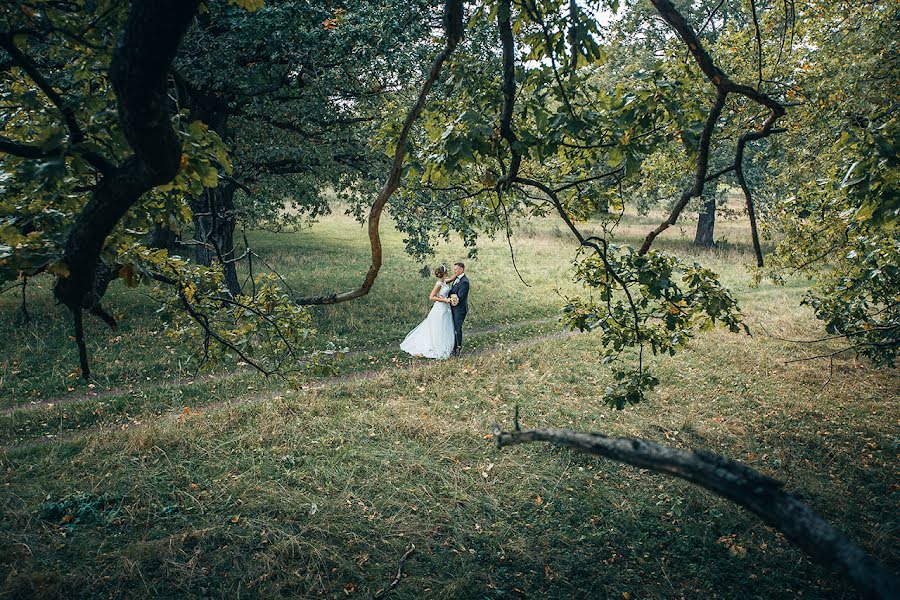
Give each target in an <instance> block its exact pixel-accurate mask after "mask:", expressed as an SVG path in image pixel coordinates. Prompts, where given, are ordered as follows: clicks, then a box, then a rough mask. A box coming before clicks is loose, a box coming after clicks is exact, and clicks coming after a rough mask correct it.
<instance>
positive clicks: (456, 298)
mask: <svg viewBox="0 0 900 600" xmlns="http://www.w3.org/2000/svg"><path fill="white" fill-rule="evenodd" d="M450 304H451V305H453V306H456V305H457V304H459V296H457V295H456V294H450Z"/></svg>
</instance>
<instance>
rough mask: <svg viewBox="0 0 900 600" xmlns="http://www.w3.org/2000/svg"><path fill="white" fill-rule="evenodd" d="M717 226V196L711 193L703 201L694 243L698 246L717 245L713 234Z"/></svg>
mask: <svg viewBox="0 0 900 600" xmlns="http://www.w3.org/2000/svg"><path fill="white" fill-rule="evenodd" d="M715 228H716V198H715V196H714V195H710V196H708V197H707V198H706V200H705V201H704V202H703V208H702V209H701V210H700V215H699V218H698V219H697V233H696V234H695V235H694V244H695V245H697V246H706V247H712V246H715V245H716V242H715V239H714V238H713V235H714V234H715Z"/></svg>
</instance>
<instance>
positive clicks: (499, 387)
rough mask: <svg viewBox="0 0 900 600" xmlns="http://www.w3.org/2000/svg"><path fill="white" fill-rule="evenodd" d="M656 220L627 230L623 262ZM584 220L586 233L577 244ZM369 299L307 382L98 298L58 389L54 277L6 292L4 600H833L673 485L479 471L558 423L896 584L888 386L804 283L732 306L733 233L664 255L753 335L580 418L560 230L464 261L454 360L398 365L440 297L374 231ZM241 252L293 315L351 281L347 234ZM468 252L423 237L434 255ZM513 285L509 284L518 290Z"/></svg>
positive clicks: (736, 228) (61, 342) (589, 353)
mask: <svg viewBox="0 0 900 600" xmlns="http://www.w3.org/2000/svg"><path fill="white" fill-rule="evenodd" d="M656 222H658V215H648V216H641V215H635V214H628V215H626V216H625V217H624V218H623V220H622V224H621V225H620V227H619V228H618V229H617V230H616V234H615V235H616V238H617V240H616V241H618V242H622V243H635V241H636V240H637V239H639V237H640V236H641V235H642V234H643V233H644V232H646V231H647V230H648V229H649V228H650V227H651V223H652V224H655V223H656ZM587 227H588V229H589V228H590V227H591V225H590V224H589V225H588V226H587ZM384 230H385V231H384V234H385V235H384V237H385V255H386V262H385V266H384V268H383V270H382V272H381V274H380V276H379V279H378V281H377V282H376V285H375V287H374V288H373V290H372V292H371V293H370V294H369V295H368V296H366V297H364V298H362V299H360V300H357V301H354V302H350V303H346V304H341V305H336V306H331V307H323V308H318V309H315V310H314V314H315V320H316V324H317V328H318V330H319V338H318V340H317V341H318V342H321V343H323V344H324V343H326V342H327V341H336V342H337V343H338V345H340V346H346V347H348V348H350V349H351V350H352V351H353V352H352V354H351V355H348V356H347V357H346V358H345V359H343V360H342V361H340V362H339V363H338V364H337V369H338V370H337V373H336V374H335V375H334V376H330V377H329V376H325V375H322V376H319V377H316V378H314V379H310V380H309V381H307V382H305V384H304V385H303V386H302V387H301V388H299V389H298V388H296V387H295V386H288V385H286V384H285V382H283V381H281V380H279V379H265V378H262V377H260V376H258V375H256V374H254V373H252V372H250V371H248V370H246V369H243V368H240V367H239V366H238V365H236V364H234V363H225V364H221V365H218V366H213V367H209V368H207V367H204V366H203V365H200V364H198V363H197V361H196V359H195V358H194V357H193V356H192V355H191V353H190V352H189V351H188V349H186V348H183V347H180V346H177V345H174V344H173V343H172V342H171V341H170V340H168V339H167V338H166V337H165V336H164V333H163V324H162V323H161V322H160V321H159V318H158V316H157V315H156V314H155V312H154V310H155V307H154V305H153V303H152V301H151V300H150V299H149V298H148V297H147V296H146V290H143V289H142V288H135V289H128V288H125V287H123V286H120V285H118V284H115V285H114V288H113V289H112V290H111V293H110V302H109V304H110V306H111V307H112V308H114V310H115V311H116V312H117V314H118V315H119V316H120V317H121V326H120V328H119V330H118V331H114V332H113V331H109V330H107V329H105V328H104V326H103V325H102V324H99V323H96V322H95V321H89V327H88V336H89V344H90V351H91V354H92V357H93V361H94V365H95V374H96V377H95V379H94V380H93V381H92V382H91V383H90V384H85V383H84V382H82V381H81V380H80V379H79V378H78V377H77V373H76V372H75V371H74V369H73V368H74V367H75V365H76V364H77V355H76V351H75V348H74V344H73V343H72V341H71V339H70V337H69V335H70V332H69V327H70V325H69V321H68V317H67V316H66V315H65V314H64V312H63V311H62V310H60V308H59V307H57V306H54V304H53V301H52V299H51V296H50V291H49V288H50V285H51V281H50V280H49V279H44V280H42V279H41V278H37V279H35V280H34V281H33V282H31V283H30V284H29V288H28V293H29V303H28V308H29V312H30V314H31V321H30V323H28V324H25V322H24V318H23V315H22V313H21V311H20V306H19V302H20V298H19V297H18V296H16V295H14V294H12V293H6V294H2V295H0V315H2V319H0V339H2V344H3V345H2V350H0V437H2V443H3V450H2V451H0V469H2V478H3V486H2V488H0V596H2V597H11V598H39V597H46V598H51V597H71V598H75V597H154V598H158V597H163V598H205V597H229V598H233V597H259V598H271V597H279V596H280V597H329V598H347V597H350V598H353V597H360V598H362V597H372V596H373V595H375V594H377V593H378V592H379V590H383V589H384V588H386V587H387V586H388V585H389V583H390V582H391V581H392V579H393V577H394V575H395V574H396V572H397V569H398V564H399V561H400V560H401V557H402V556H404V555H405V554H406V553H407V551H408V550H409V549H410V548H411V547H413V546H414V548H415V550H414V551H413V552H412V553H410V554H409V555H408V558H407V559H406V560H405V562H404V566H403V571H404V577H403V578H402V579H401V580H400V581H399V583H398V584H397V586H396V588H394V589H393V590H391V591H390V596H391V597H395V598H423V597H427V598H518V597H537V598H543V597H547V598H569V597H591V598H604V597H606V598H626V599H632V598H698V597H718V598H796V597H803V598H853V597H856V593H855V592H854V590H853V589H852V588H850V587H849V586H848V585H847V583H846V582H845V581H843V580H842V579H840V578H838V577H837V576H835V575H834V574H832V573H829V572H828V571H826V570H824V569H822V568H820V567H819V566H817V565H816V564H814V563H812V562H811V561H810V560H809V559H808V558H806V556H805V555H804V554H803V553H802V552H800V551H799V550H797V549H796V548H795V547H794V546H793V545H791V544H790V543H789V542H787V541H786V540H785V539H784V538H783V536H781V535H779V534H777V533H776V532H774V531H773V530H771V529H769V528H768V527H766V526H764V525H763V524H762V523H760V521H759V520H758V519H757V518H756V517H754V516H753V515H750V514H748V513H746V512H744V511H743V510H741V509H739V508H737V507H735V506H734V505H732V504H731V503H729V502H727V501H724V500H722V499H719V498H718V497H716V496H714V495H713V494H711V493H708V492H706V491H703V490H701V489H698V488H696V487H694V486H691V485H690V484H687V483H685V482H682V481H678V480H673V479H669V478H665V477H662V476H659V475H656V474H653V473H649V472H647V471H644V470H639V469H634V468H631V467H626V466H623V465H620V464H617V463H613V462H610V461H604V460H601V459H597V458H594V457H588V456H584V455H579V454H575V453H572V452H571V451H568V450H564V449H559V448H553V447H548V446H540V445H530V446H522V447H515V448H507V449H504V450H502V451H501V450H497V449H496V448H495V447H494V446H493V445H492V442H491V439H490V437H491V436H490V430H491V426H492V424H494V423H500V424H501V425H502V426H504V427H510V426H511V424H512V414H513V407H514V406H516V405H518V406H520V410H521V420H522V424H523V426H525V427H530V426H535V427H539V426H559V427H569V428H574V429H579V430H592V431H600V432H603V433H607V434H610V435H627V436H639V437H643V438H647V439H651V440H655V441H658V442H660V443H664V444H668V445H673V446H677V447H685V448H687V447H700V448H705V449H708V450H711V451H713V452H718V453H720V454H723V455H725V456H727V457H729V458H733V459H736V460H740V461H743V462H745V463H746V464H748V465H750V466H752V467H753V468H756V469H758V470H760V471H762V472H764V473H766V474H768V475H771V476H773V477H776V478H778V479H780V480H782V481H784V482H785V483H786V486H787V488H788V489H789V490H791V491H793V492H795V493H796V494H798V495H799V496H801V497H802V498H803V499H805V500H806V501H807V502H808V503H809V504H810V505H811V506H812V507H813V508H814V509H815V510H817V511H819V512H820V513H821V514H822V515H823V516H825V517H826V518H827V519H829V520H830V521H831V522H832V523H833V524H835V525H837V526H839V527H841V528H842V529H844V530H845V531H847V532H848V533H850V534H851V535H852V536H853V537H854V538H856V539H857V540H858V541H859V542H860V543H861V544H862V545H863V546H864V547H865V548H866V549H867V550H868V551H869V552H870V553H872V554H873V555H874V556H876V557H878V558H879V559H881V560H882V561H884V562H885V563H887V564H888V565H889V566H891V567H893V568H894V569H897V568H898V566H900V553H898V549H897V544H896V539H897V522H896V519H897V508H896V507H897V499H898V487H897V479H896V467H897V463H896V452H897V424H898V417H900V414H898V411H897V408H896V406H897V402H896V401H897V399H898V392H897V390H898V381H900V379H898V377H897V374H896V371H885V370H874V369H872V368H870V367H869V366H868V365H867V364H866V363H864V362H862V361H858V360H856V359H854V357H853V356H852V355H841V356H838V357H836V358H835V359H834V360H833V361H828V360H823V359H819V360H809V361H800V362H794V361H795V359H797V358H802V357H806V356H812V355H815V354H819V353H821V352H823V351H825V350H827V349H828V348H833V347H834V346H829V345H828V344H825V345H822V344H819V345H809V344H800V343H796V342H793V341H789V340H803V339H814V338H818V337H821V335H822V328H821V326H820V324H819V323H818V322H817V321H816V320H815V319H814V318H813V316H812V314H811V311H810V310H809V309H807V308H804V307H802V306H800V300H801V298H802V295H803V293H804V291H805V290H806V287H807V285H808V282H806V281H804V280H801V279H798V278H791V277H789V278H787V280H786V283H785V285H780V286H776V285H773V284H772V283H770V282H767V281H765V280H764V281H763V282H762V283H761V284H759V285H753V283H752V281H753V273H752V271H751V270H750V268H749V266H750V265H752V264H753V259H752V254H751V251H750V248H749V245H748V237H747V233H746V224H745V223H743V222H742V221H740V220H735V221H723V222H720V223H719V224H718V225H717V238H722V242H721V243H720V245H719V246H718V247H717V248H714V249H709V250H698V249H696V248H694V247H692V246H691V244H690V240H691V239H692V237H693V226H692V223H691V222H690V221H687V222H686V223H685V224H684V225H683V226H682V227H675V228H673V229H672V230H670V231H668V232H666V234H665V235H664V236H662V237H661V238H660V239H659V241H658V244H659V247H660V248H663V249H668V250H672V251H677V252H678V253H680V254H682V255H687V256H688V257H692V258H694V259H696V260H698V261H699V262H701V263H703V264H704V265H705V266H708V267H710V268H712V269H713V270H715V271H717V272H718V273H720V275H721V276H722V280H723V281H724V282H725V283H726V284H727V285H728V286H729V287H730V288H731V289H732V291H733V292H734V293H735V295H736V296H737V298H738V299H739V301H740V302H741V306H742V310H743V312H744V314H745V318H746V321H747V323H748V325H749V327H750V330H751V333H752V335H751V336H746V335H736V334H730V333H728V332H725V331H721V330H712V331H708V332H705V333H703V334H702V335H700V336H698V337H697V338H696V339H695V340H694V341H693V342H691V344H690V345H689V347H688V348H687V349H686V350H685V351H684V352H683V353H681V354H679V355H678V356H675V357H653V358H651V359H650V363H651V366H652V367H653V368H654V369H655V370H656V371H657V373H658V375H659V377H660V380H661V382H662V383H661V385H660V386H659V388H658V389H657V391H655V392H654V393H653V394H652V395H651V396H650V397H649V398H648V401H647V402H646V403H644V404H641V405H638V406H635V407H630V408H627V409H625V410H622V411H615V410H613V409H610V408H608V407H607V406H605V405H604V404H603V403H602V401H601V399H600V398H601V395H602V391H603V389H604V388H605V386H606V385H607V384H608V382H609V369H608V367H606V366H604V365H602V364H601V363H600V356H599V340H598V339H597V337H596V334H591V333H588V334H579V335H566V334H564V333H563V332H561V331H560V327H559V325H558V323H557V318H558V316H559V310H560V307H561V306H562V305H563V304H564V298H565V297H566V296H570V295H572V294H577V293H579V291H580V290H579V289H578V288H577V287H576V286H575V285H574V284H573V283H572V281H571V274H572V270H573V269H572V258H573V257H574V254H575V250H576V248H575V246H574V245H573V243H572V241H571V239H570V238H569V236H568V235H567V233H566V232H565V231H564V230H563V229H562V226H561V224H560V223H559V222H558V221H555V220H552V219H549V220H540V221H533V222H523V223H520V224H519V225H518V227H517V233H516V235H515V237H514V238H513V240H512V242H513V245H514V247H515V249H516V261H517V264H518V267H519V271H520V273H521V276H522V279H524V282H525V283H523V281H521V280H520V279H519V276H518V275H517V273H516V272H515V270H514V269H513V267H512V263H511V260H510V256H509V247H508V246H507V241H506V239H502V238H501V239H497V240H483V241H482V243H481V244H480V245H479V247H480V250H479V254H478V257H477V259H474V260H466V263H467V272H468V274H469V277H470V279H471V281H472V286H473V287H472V296H471V308H470V311H471V312H470V318H469V320H467V322H466V335H467V337H466V355H465V356H464V357H463V358H462V359H459V360H456V361H450V362H437V363H435V362H429V361H424V360H419V359H412V358H409V357H406V356H403V355H402V354H401V353H400V352H399V348H398V345H399V342H400V340H402V338H403V336H404V335H405V333H406V332H407V331H408V330H410V329H412V328H413V327H414V326H415V325H416V324H417V323H418V322H419V321H420V320H421V319H422V318H423V317H424V316H425V314H426V313H427V311H428V309H429V303H428V301H427V294H428V292H429V291H430V289H431V285H432V280H431V279H430V278H422V277H421V276H420V275H419V270H420V269H421V267H422V265H421V264H419V263H416V262H415V261H413V260H411V259H409V258H408V257H406V256H405V255H404V254H403V251H402V247H403V242H402V239H401V236H400V235H399V234H397V233H396V232H394V231H393V230H391V229H390V228H389V227H385V228H384ZM250 239H251V242H252V244H253V246H254V248H255V249H256V250H257V251H258V252H259V253H260V254H261V255H262V256H264V257H265V258H266V261H267V262H269V263H270V264H272V265H277V266H278V269H279V272H280V273H281V274H282V275H283V276H284V277H285V279H286V280H287V281H288V282H289V283H290V285H291V287H292V288H293V289H294V291H295V292H296V293H297V294H307V293H316V294H318V293H325V292H331V291H342V290H346V289H350V288H352V287H354V286H355V285H356V284H357V283H358V282H359V281H360V280H361V278H362V274H363V273H364V271H365V269H366V268H367V266H368V246H367V242H366V238H365V235H364V232H363V231H362V230H361V228H360V227H359V225H358V224H356V223H355V222H354V221H352V220H351V219H349V218H347V217H345V216H343V215H333V216H329V217H325V218H323V219H322V220H321V221H320V222H318V223H316V224H315V225H314V226H312V227H311V228H309V229H304V230H301V231H297V232H290V233H269V232H254V233H253V234H252V235H251V238H250ZM460 258H465V249H464V248H462V245H461V244H460V243H457V242H452V243H448V244H441V245H440V246H439V247H438V255H437V257H436V258H435V262H438V261H444V262H447V263H450V262H453V261H455V260H459V259H460ZM526 283H527V285H526Z"/></svg>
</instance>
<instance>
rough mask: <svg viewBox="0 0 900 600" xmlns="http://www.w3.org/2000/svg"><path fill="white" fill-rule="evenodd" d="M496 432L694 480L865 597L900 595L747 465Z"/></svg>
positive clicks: (647, 448)
mask: <svg viewBox="0 0 900 600" xmlns="http://www.w3.org/2000/svg"><path fill="white" fill-rule="evenodd" d="M493 433H494V439H495V441H496V442H497V447H498V448H502V447H504V446H513V445H515V444H527V443H530V442H547V443H550V444H554V445H556V446H566V447H568V448H573V449H575V450H579V451H581V452H587V453H589V454H596V455H598V456H603V457H605V458H610V459H612V460H616V461H619V462H623V463H626V464H629V465H632V466H635V467H638V468H641V469H649V470H651V471H656V472H657V473H663V474H665V475H671V476H673V477H678V478H680V479H684V480H686V481H690V482H691V483H694V484H696V485H698V486H700V487H702V488H705V489H707V490H710V491H711V492H714V493H716V494H718V495H719V496H722V497H724V498H727V499H729V500H731V501H733V502H735V503H736V504H738V505H740V506H742V507H744V508H746V509H747V510H749V511H750V512H752V513H755V514H756V515H757V516H759V517H760V518H761V519H762V520H763V521H764V522H766V523H767V524H768V525H770V526H772V527H774V528H775V529H777V530H778V531H780V532H781V533H783V534H784V535H785V536H786V537H787V538H788V539H789V540H791V541H792V542H794V543H795V544H797V545H798V546H800V548H802V549H803V551H804V552H806V553H807V554H808V555H809V556H810V557H811V558H813V559H814V560H815V561H817V562H818V563H820V564H822V565H824V566H826V567H828V568H830V569H834V570H836V571H838V572H840V573H842V574H843V575H845V576H846V577H847V578H849V579H850V580H851V581H852V582H853V584H854V585H855V586H856V588H857V589H858V590H859V591H860V593H862V594H863V595H864V596H865V597H867V598H878V599H881V600H888V599H893V598H896V597H897V594H898V592H900V579H898V577H897V576H896V575H895V574H893V573H891V572H890V571H888V570H887V569H886V568H885V567H884V566H883V565H882V564H881V563H879V562H878V561H877V560H875V559H874V558H872V557H871V556H869V555H868V554H867V553H866V552H865V551H864V550H863V549H862V548H860V547H859V546H858V545H857V544H856V543H855V542H854V541H853V540H852V539H850V537H849V536H847V535H846V534H845V533H843V532H842V531H840V530H838V529H836V528H834V527H832V526H831V525H830V524H828V523H827V522H826V521H825V520H824V519H823V518H822V517H820V516H819V515H818V514H816V513H815V512H814V511H813V510H812V509H811V508H809V507H808V506H807V505H806V504H804V503H803V502H801V501H800V500H799V499H798V498H797V497H796V496H794V495H792V494H790V493H788V492H786V491H784V489H783V487H784V484H783V483H782V482H780V481H778V480H776V479H772V478H771V477H768V476H766V475H763V474H762V473H759V472H757V471H755V470H753V469H751V468H750V467H748V466H746V465H744V464H742V463H739V462H736V461H733V460H730V459H727V458H724V457H722V456H719V455H718V454H713V453H711V452H706V451H704V450H699V449H694V450H690V451H688V450H678V449H676V448H669V447H667V446H661V445H659V444H656V443H654V442H650V441H647V440H642V439H636V438H615V437H607V436H605V435H602V434H600V433H585V432H578V431H572V430H570V429H527V430H520V429H519V425H518V419H517V420H516V424H515V430H514V431H501V429H500V427H499V426H498V425H494V428H493Z"/></svg>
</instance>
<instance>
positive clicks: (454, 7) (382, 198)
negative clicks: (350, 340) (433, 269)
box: [296, 0, 463, 305]
mask: <svg viewBox="0 0 900 600" xmlns="http://www.w3.org/2000/svg"><path fill="white" fill-rule="evenodd" d="M462 19H463V0H445V3H444V31H445V41H444V48H443V50H441V52H440V53H439V54H438V55H437V57H435V59H434V62H433V63H432V64H431V70H430V71H429V73H428V77H427V78H426V79H425V81H424V82H423V83H422V87H421V88H420V89H419V95H418V97H417V98H416V102H415V104H413V106H412V107H411V108H410V109H409V112H408V113H407V114H406V119H405V120H404V121H403V127H402V129H401V130H400V135H398V136H397V142H396V144H397V145H396V148H395V149H394V159H393V163H392V164H391V170H390V174H389V175H388V178H387V181H385V182H384V186H383V187H382V188H381V191H380V192H379V193H378V195H377V196H376V197H375V201H374V202H373V203H372V206H371V208H370V209H369V245H370V248H371V253H372V263H371V265H370V266H369V270H368V272H367V273H366V276H365V279H363V283H362V285H361V286H359V287H358V288H356V289H354V290H351V291H349V292H342V293H338V294H330V295H328V296H313V297H307V298H299V299H297V300H296V302H297V304H300V305H322V304H337V303H339V302H347V301H348V300H354V299H356V298H359V297H361V296H365V295H366V294H368V293H369V290H371V289H372V285H373V284H374V283H375V278H376V277H378V271H379V270H381V261H382V250H381V234H380V232H379V225H380V222H381V213H382V211H383V210H384V207H385V205H386V204H387V202H388V200H390V198H391V196H393V195H394V192H395V191H397V188H399V187H400V177H401V175H402V174H403V160H404V158H405V157H406V143H407V140H408V138H409V133H410V131H411V130H412V126H413V124H414V123H415V122H416V120H417V119H418V118H419V114H420V113H421V112H422V108H423V107H424V106H425V99H426V98H427V97H428V92H430V91H431V87H432V86H433V85H434V82H435V81H437V78H438V75H440V73H441V69H442V68H443V66H444V62H446V60H447V59H448V58H449V57H450V54H452V53H453V50H454V49H455V48H456V46H457V44H458V43H459V40H460V39H461V38H462V31H463V23H462Z"/></svg>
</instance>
